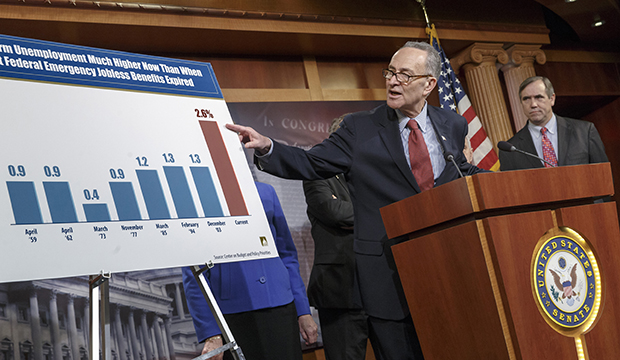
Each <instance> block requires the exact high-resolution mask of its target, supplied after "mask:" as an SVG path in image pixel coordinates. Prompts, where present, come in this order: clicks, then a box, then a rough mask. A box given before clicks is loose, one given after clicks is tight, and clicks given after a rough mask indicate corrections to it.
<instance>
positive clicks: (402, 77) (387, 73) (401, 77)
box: [383, 69, 433, 85]
mask: <svg viewBox="0 0 620 360" xmlns="http://www.w3.org/2000/svg"><path fill="white" fill-rule="evenodd" d="M392 76H396V80H398V82H399V83H401V84H403V85H407V84H409V83H410V82H412V81H414V80H417V79H419V78H425V77H431V76H433V75H409V74H405V73H401V72H394V71H392V70H390V69H383V77H384V78H385V79H386V80H390V79H391V78H392Z"/></svg>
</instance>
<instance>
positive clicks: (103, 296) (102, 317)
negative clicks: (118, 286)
mask: <svg viewBox="0 0 620 360" xmlns="http://www.w3.org/2000/svg"><path fill="white" fill-rule="evenodd" d="M110 276H111V274H104V273H103V272H102V273H101V274H100V275H97V276H94V275H91V276H90V280H89V282H88V284H89V295H90V296H89V303H90V329H89V330H90V348H89V353H90V360H99V356H100V354H99V353H100V352H101V349H104V350H103V352H102V353H101V360H112V349H111V347H110V346H109V344H108V341H109V340H110V284H109V282H108V279H110ZM100 340H101V344H100V343H99V341H100Z"/></svg>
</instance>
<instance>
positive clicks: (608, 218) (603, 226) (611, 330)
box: [558, 202, 620, 360]
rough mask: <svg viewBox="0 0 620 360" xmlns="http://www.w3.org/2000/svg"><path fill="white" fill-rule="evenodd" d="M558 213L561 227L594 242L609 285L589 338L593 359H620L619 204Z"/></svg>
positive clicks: (586, 339) (573, 209)
mask: <svg viewBox="0 0 620 360" xmlns="http://www.w3.org/2000/svg"><path fill="white" fill-rule="evenodd" d="M558 214H559V216H558V222H559V223H560V225H563V226H568V227H571V228H572V229H574V230H576V231H578V232H580V233H581V234H582V235H583V236H585V237H586V238H587V239H588V240H589V241H590V243H592V247H593V248H594V250H595V252H596V255H597V258H598V262H599V267H600V269H601V273H602V276H603V281H604V283H605V285H604V292H605V293H604V296H605V300H604V303H603V306H602V311H601V312H600V314H599V321H598V323H597V324H596V325H595V326H594V328H593V329H592V330H591V331H590V332H589V333H587V334H586V335H585V342H586V346H587V349H588V354H589V355H590V359H591V360H596V359H620V340H619V339H620V302H619V299H620V230H618V214H617V211H616V203H615V202H608V203H604V204H596V205H588V206H578V207H571V208H564V209H561V210H558Z"/></svg>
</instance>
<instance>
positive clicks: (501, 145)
mask: <svg viewBox="0 0 620 360" xmlns="http://www.w3.org/2000/svg"><path fill="white" fill-rule="evenodd" d="M497 148H498V149H500V150H501V151H507V152H515V151H516V152H519V153H521V154H524V155H527V156H531V157H533V158H536V159H538V160H540V161H543V162H545V163H547V164H549V166H551V167H556V165H553V164H552V163H550V162H548V161H547V160H545V159H543V158H541V157H539V156H538V155H534V154H531V153H529V152H527V151H523V150H519V149H517V148H516V147H515V146H514V145H512V144H511V143H509V142H508V141H500V142H498V143H497Z"/></svg>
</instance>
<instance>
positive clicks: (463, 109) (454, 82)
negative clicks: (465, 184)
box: [426, 25, 499, 171]
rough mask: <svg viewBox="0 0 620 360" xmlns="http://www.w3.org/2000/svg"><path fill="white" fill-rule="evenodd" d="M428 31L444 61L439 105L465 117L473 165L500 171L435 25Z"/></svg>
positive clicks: (440, 79)
mask: <svg viewBox="0 0 620 360" xmlns="http://www.w3.org/2000/svg"><path fill="white" fill-rule="evenodd" d="M426 30H427V33H428V34H429V35H430V38H431V39H430V43H431V45H433V47H434V48H435V50H437V51H438V52H439V55H440V56H441V60H442V61H441V75H440V76H439V79H437V90H438V92H439V103H440V104H441V108H443V109H450V110H452V111H454V112H456V113H457V114H461V115H463V117H465V119H467V124H468V127H469V132H468V138H469V141H470V144H471V148H472V150H473V152H474V161H473V164H474V165H476V166H478V167H479V168H482V169H486V170H492V171H497V170H499V160H498V158H497V154H496V153H495V150H494V149H493V144H492V143H491V140H490V139H489V137H488V136H487V133H486V131H484V128H483V127H482V123H481V122H480V119H479V118H478V116H477V115H476V112H475V111H474V108H473V106H471V102H469V98H468V97H467V94H465V91H463V87H462V86H461V82H460V81H459V79H458V78H457V77H456V76H455V75H454V70H452V66H451V65H450V60H449V59H448V58H447V57H446V54H445V53H444V52H443V49H442V48H441V46H440V45H439V39H438V38H437V31H436V30H435V25H432V27H431V28H427V29H426Z"/></svg>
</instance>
